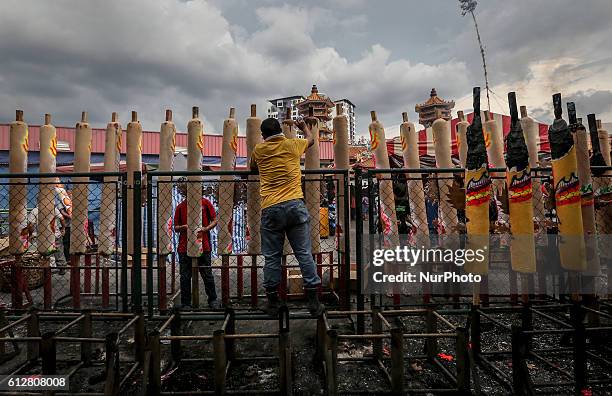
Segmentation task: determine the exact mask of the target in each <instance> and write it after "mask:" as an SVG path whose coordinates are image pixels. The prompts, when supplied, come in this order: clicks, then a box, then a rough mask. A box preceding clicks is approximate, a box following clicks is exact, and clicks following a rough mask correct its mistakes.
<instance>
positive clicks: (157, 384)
mask: <svg viewBox="0 0 612 396" xmlns="http://www.w3.org/2000/svg"><path fill="white" fill-rule="evenodd" d="M148 338H149V350H150V351H151V361H150V365H151V366H150V368H149V381H148V383H149V389H148V392H147V394H148V395H159V393H160V392H161V352H160V346H159V331H157V330H153V331H152V332H151V333H149V337H148Z"/></svg>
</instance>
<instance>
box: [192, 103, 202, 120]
mask: <svg viewBox="0 0 612 396" xmlns="http://www.w3.org/2000/svg"><path fill="white" fill-rule="evenodd" d="M199 114H200V108H199V107H198V106H193V107H192V108H191V118H198V115H199Z"/></svg>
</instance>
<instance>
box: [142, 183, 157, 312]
mask: <svg viewBox="0 0 612 396" xmlns="http://www.w3.org/2000/svg"><path fill="white" fill-rule="evenodd" d="M145 188H146V189H147V202H146V205H147V311H148V314H149V317H152V316H153V177H152V176H151V174H150V173H147V183H146V186H145ZM158 282H159V280H158Z"/></svg>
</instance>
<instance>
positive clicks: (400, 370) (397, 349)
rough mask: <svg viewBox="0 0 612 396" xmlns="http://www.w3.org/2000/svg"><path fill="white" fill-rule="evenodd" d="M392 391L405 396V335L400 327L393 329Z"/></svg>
mask: <svg viewBox="0 0 612 396" xmlns="http://www.w3.org/2000/svg"><path fill="white" fill-rule="evenodd" d="M391 391H392V392H393V394H394V395H403V394H404V334H403V332H402V329H401V328H399V327H396V328H393V329H391Z"/></svg>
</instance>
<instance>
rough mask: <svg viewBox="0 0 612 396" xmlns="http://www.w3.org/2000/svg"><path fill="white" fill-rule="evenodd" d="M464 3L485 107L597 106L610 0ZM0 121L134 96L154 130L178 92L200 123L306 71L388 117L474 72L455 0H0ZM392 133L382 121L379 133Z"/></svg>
mask: <svg viewBox="0 0 612 396" xmlns="http://www.w3.org/2000/svg"><path fill="white" fill-rule="evenodd" d="M479 3H480V4H479V5H478V8H477V12H476V17H477V19H478V22H479V25H480V30H481V35H482V38H483V41H484V43H485V46H486V51H487V62H488V66H489V74H490V82H491V87H492V91H493V92H494V95H493V97H492V100H491V107H492V109H493V110H494V111H498V112H505V113H507V112H508V109H507V102H506V98H507V93H508V91H510V90H515V91H517V95H518V101H519V104H525V105H527V106H528V107H529V109H530V112H531V113H532V114H533V115H534V116H536V117H538V118H539V119H541V120H543V121H549V120H550V113H551V95H552V94H553V93H555V92H558V91H560V92H562V93H563V95H564V98H566V99H574V100H576V102H577V108H578V111H579V112H581V113H586V112H595V113H597V114H598V115H599V118H603V119H604V120H605V121H608V120H612V40H610V37H612V24H611V23H610V19H611V18H612V2H611V1H609V0H589V1H575V0H537V1H533V0H514V1H507V0H486V1H480V2H479ZM1 8H2V10H1V12H0V123H5V122H9V121H11V120H13V119H14V111H15V109H16V108H21V109H23V110H24V111H25V114H26V121H28V122H29V123H30V124H39V123H40V122H41V121H42V115H43V114H44V113H45V112H49V113H52V114H53V118H54V123H55V124H56V125H74V123H75V122H76V121H77V120H78V118H79V117H80V113H81V111H83V110H87V111H89V113H90V121H91V122H92V123H93V124H94V126H97V127H103V126H104V125H105V123H106V122H108V120H109V118H110V114H111V112H113V111H118V112H119V113H120V117H121V119H122V121H123V122H124V123H125V122H126V120H127V119H128V116H129V111H131V110H137V111H138V112H139V117H140V119H141V122H142V123H143V124H144V127H145V128H146V129H150V130H156V129H158V128H159V124H160V122H161V121H162V118H163V111H164V109H166V108H171V109H173V110H174V113H175V122H176V123H177V125H178V127H179V129H181V130H184V129H185V125H186V123H187V121H188V118H189V115H190V112H191V106H193V105H198V106H200V109H201V110H200V112H201V114H202V115H203V118H204V119H205V122H206V129H207V131H209V132H217V133H218V132H220V130H221V125H222V120H223V118H225V117H226V116H227V113H228V108H229V107H230V106H234V107H236V108H237V116H238V118H240V119H241V120H243V119H244V118H245V117H246V116H247V115H248V114H247V113H248V111H249V104H250V103H257V104H258V109H259V114H260V115H262V116H263V115H264V112H265V108H266V107H265V106H266V99H270V98H274V97H278V96H287V95H293V94H307V93H308V92H309V90H310V86H311V85H312V84H313V83H316V84H317V85H318V86H319V88H320V91H322V92H325V93H327V94H329V95H330V96H331V97H332V98H334V99H335V98H343V97H346V98H349V99H350V100H351V101H353V102H354V103H355V104H356V105H357V112H358V125H357V129H358V133H360V134H364V133H365V132H367V124H368V123H369V111H370V110H377V112H378V114H379V117H380V118H381V119H382V121H383V123H384V124H385V125H387V126H389V127H390V128H393V126H395V125H397V124H398V123H399V122H400V121H401V113H402V111H408V112H409V115H410V117H411V118H412V119H413V120H414V119H415V118H416V114H415V113H414V106H415V104H417V103H419V102H422V101H424V100H426V99H427V97H428V94H429V91H430V89H431V88H433V87H435V88H437V90H438V93H439V95H440V96H442V97H444V98H446V99H454V100H455V101H456V102H457V106H456V108H455V110H462V109H469V108H470V107H471V99H470V98H469V95H470V93H471V88H472V86H474V85H482V86H484V81H483V77H482V68H481V59H480V55H479V50H478V46H477V43H476V36H475V32H474V27H473V24H472V20H471V18H470V17H462V16H461V14H460V10H459V5H458V2H457V1H455V0H428V1H424V0H422V1H414V0H313V1H308V2H304V1H297V0H296V1H293V0H291V1H282V0H192V1H181V0H155V1H150V0H104V1H94V0H55V1H47V0H2V6H1ZM391 134H392V133H391Z"/></svg>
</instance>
